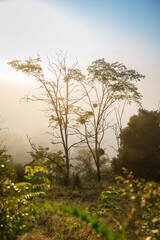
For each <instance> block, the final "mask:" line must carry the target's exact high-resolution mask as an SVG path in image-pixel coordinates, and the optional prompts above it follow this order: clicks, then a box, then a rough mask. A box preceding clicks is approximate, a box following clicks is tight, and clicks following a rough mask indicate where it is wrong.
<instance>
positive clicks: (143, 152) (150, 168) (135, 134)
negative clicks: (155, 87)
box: [113, 109, 160, 181]
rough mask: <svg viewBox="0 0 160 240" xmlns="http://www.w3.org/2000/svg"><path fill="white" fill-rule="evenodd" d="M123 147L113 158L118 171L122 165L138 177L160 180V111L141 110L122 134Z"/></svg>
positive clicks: (117, 171)
mask: <svg viewBox="0 0 160 240" xmlns="http://www.w3.org/2000/svg"><path fill="white" fill-rule="evenodd" d="M120 139H121V147H120V150H119V154H118V157H117V158H115V159H113V168H114V170H115V172H116V173H119V172H120V169H121V168H122V167H125V168H127V169H128V170H129V171H133V173H134V175H135V176H136V177H141V178H145V179H146V180H155V181H160V112H159V111H147V110H144V109H141V110H139V113H138V115H134V116H132V117H131V118H130V120H129V123H128V126H127V127H126V128H124V129H123V130H122V132H121V134H120Z"/></svg>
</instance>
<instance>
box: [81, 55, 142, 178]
mask: <svg viewBox="0 0 160 240" xmlns="http://www.w3.org/2000/svg"><path fill="white" fill-rule="evenodd" d="M141 78H144V76H143V75H141V74H139V73H137V72H136V71H135V70H128V69H127V68H126V67H125V66H124V65H123V64H120V63H118V62H115V63H112V64H110V63H107V62H105V60H104V59H99V60H96V61H94V62H92V65H90V66H89V67H88V78H87V79H85V80H84V81H82V82H81V86H82V88H83V94H84V95H85V96H86V97H85V98H84V99H83V101H84V103H85V107H84V108H81V111H79V118H78V122H79V123H80V124H81V125H82V127H83V130H81V132H80V131H79V133H80V134H81V135H82V136H83V137H84V138H85V140H86V143H87V145H88V148H89V150H90V152H91V153H92V156H93V159H94V161H95V165H96V168H97V178H98V181H101V171H100V157H101V156H102V155H103V154H104V150H103V149H102V143H103V139H104V136H105V132H106V130H107V129H108V128H109V127H110V126H111V125H110V123H109V120H108V116H109V115H110V113H111V112H112V111H113V106H114V104H115V103H116V102H120V101H121V100H124V99H126V100H127V101H128V102H131V101H134V102H137V103H139V102H140V99H141V95H140V93H139V92H138V90H137V87H136V86H135V85H134V82H137V81H140V80H141Z"/></svg>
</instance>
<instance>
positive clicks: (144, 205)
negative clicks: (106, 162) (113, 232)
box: [116, 168, 160, 240]
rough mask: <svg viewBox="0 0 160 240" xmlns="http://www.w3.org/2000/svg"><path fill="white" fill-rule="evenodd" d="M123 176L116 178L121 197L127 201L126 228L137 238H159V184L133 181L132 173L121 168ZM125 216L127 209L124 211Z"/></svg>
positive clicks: (154, 239)
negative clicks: (131, 230)
mask: <svg viewBox="0 0 160 240" xmlns="http://www.w3.org/2000/svg"><path fill="white" fill-rule="evenodd" d="M123 172H124V176H119V177H117V178H116V180H117V182H118V183H121V184H123V187H121V188H120V189H121V197H124V198H125V199H128V202H129V211H128V215H127V218H128V219H127V221H128V226H129V225H131V226H132V228H133V227H134V228H135V234H136V235H137V236H141V235H144V236H146V237H147V238H146V239H147V240H150V239H152V240H156V239H159V238H160V228H159V226H160V184H158V183H155V182H153V181H152V182H146V181H144V180H138V179H135V178H134V176H133V175H132V172H128V171H127V170H126V169H125V168H123ZM126 214H127V209H126Z"/></svg>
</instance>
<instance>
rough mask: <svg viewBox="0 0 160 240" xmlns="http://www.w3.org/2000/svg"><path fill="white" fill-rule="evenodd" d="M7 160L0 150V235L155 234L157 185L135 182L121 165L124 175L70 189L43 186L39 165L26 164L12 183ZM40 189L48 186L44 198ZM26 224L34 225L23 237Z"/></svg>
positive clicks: (8, 238) (159, 206)
mask: <svg viewBox="0 0 160 240" xmlns="http://www.w3.org/2000/svg"><path fill="white" fill-rule="evenodd" d="M9 161H10V156H9V155H7V154H6V153H5V150H2V151H1V155H0V170H1V181H0V182H1V185H0V187H1V188H0V190H1V201H0V203H1V205H0V214H1V218H0V227H1V231H0V234H1V235H0V237H1V239H3V240H12V239H19V240H29V239H30V240H31V239H42V240H43V239H48V240H53V239H95V240H96V239H147V240H149V239H158V238H159V237H160V232H159V223H160V185H159V184H158V183H155V182H144V181H140V180H139V181H138V180H135V179H134V177H133V175H132V173H129V172H128V171H127V170H126V169H124V176H123V177H117V181H118V182H117V183H116V182H114V183H108V184H106V183H105V184H102V183H101V184H96V183H92V184H87V183H84V184H82V183H81V185H80V184H78V185H77V186H74V190H73V186H72V185H71V186H70V187H69V186H65V187H64V186H56V185H55V186H54V185H53V187H52V188H53V189H52V188H51V189H50V190H49V188H50V185H49V182H48V180H47V178H46V174H47V173H48V172H47V171H46V170H45V169H44V168H42V167H34V168H32V167H26V170H25V172H26V174H27V182H25V183H17V184H14V183H12V182H11V180H10V178H9V177H10V172H11V168H10V166H9V164H8V163H9ZM30 181H31V182H32V183H30ZM76 187H77V188H76ZM43 190H45V191H46V190H49V191H48V192H47V194H46V195H45V196H44V191H43ZM75 205H76V206H78V207H75ZM97 219H98V220H97ZM31 227H34V229H33V230H32V231H30V232H29V233H26V234H25V235H24V233H25V232H28V231H29V230H30V229H31Z"/></svg>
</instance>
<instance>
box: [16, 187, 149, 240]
mask: <svg viewBox="0 0 160 240" xmlns="http://www.w3.org/2000/svg"><path fill="white" fill-rule="evenodd" d="M112 187H113V189H112ZM117 187H118V186H117V185H116V183H112V184H111V183H101V184H97V183H92V184H91V183H90V184H84V185H83V188H82V189H76V190H73V189H72V187H71V186H70V187H67V186H65V187H64V186H58V185H54V186H53V187H52V189H51V190H50V191H49V192H48V193H47V195H46V197H45V198H44V199H41V200H39V199H38V198H37V199H34V200H33V201H34V203H36V204H37V205H39V206H40V205H42V204H43V203H44V202H45V201H48V202H49V203H54V204H58V205H60V204H63V205H70V206H74V205H76V206H78V207H80V208H83V209H84V210H86V211H87V212H90V213H91V214H92V216H95V217H97V218H98V219H100V220H101V222H102V223H103V224H106V223H107V225H108V226H109V227H111V228H113V229H115V230H116V231H120V229H121V227H122V226H121V223H122V222H127V220H128V217H129V215H128V214H127V213H128V212H129V207H130V206H129V202H128V201H127V199H126V198H125V197H124V198H119V197H117V196H118V194H117V193H116V191H118V190H115V189H118V188H117ZM106 190H107V192H106ZM102 192H103V194H102ZM137 234H138V236H137ZM126 236H127V237H126V240H134V239H135V240H138V239H140V240H145V239H146V237H145V232H144V233H141V234H140V233H139V229H138V226H137V227H136V226H135V224H134V223H133V222H132V221H130V222H129V224H128V226H127V233H126ZM34 239H38V240H57V239H65V240H67V239H68V240H81V239H82V240H83V239H84V240H98V239H102V238H101V237H100V236H99V235H98V234H97V233H96V232H95V231H94V230H93V229H92V228H91V226H90V224H86V223H84V222H81V221H80V220H79V219H78V218H76V217H74V216H72V215H68V214H66V213H62V212H60V211H58V212H53V211H51V210H49V209H45V208H43V207H42V208H41V209H40V210H39V213H38V214H37V217H36V223H35V228H34V229H33V230H32V231H31V232H29V233H27V234H25V235H23V236H21V237H20V238H19V239H18V240H34Z"/></svg>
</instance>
